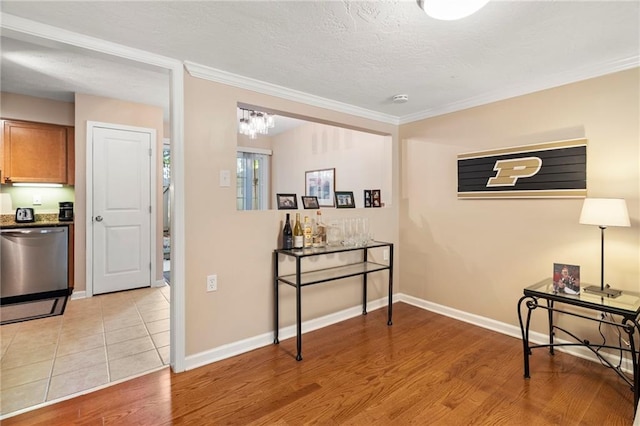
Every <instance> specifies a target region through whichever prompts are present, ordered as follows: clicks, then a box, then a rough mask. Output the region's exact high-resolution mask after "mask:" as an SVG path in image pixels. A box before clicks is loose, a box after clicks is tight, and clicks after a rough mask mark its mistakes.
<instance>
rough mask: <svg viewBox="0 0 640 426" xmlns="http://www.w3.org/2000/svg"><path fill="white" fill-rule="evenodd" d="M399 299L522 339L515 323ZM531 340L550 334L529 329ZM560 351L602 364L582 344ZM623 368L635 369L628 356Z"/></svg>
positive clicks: (540, 340)
mask: <svg viewBox="0 0 640 426" xmlns="http://www.w3.org/2000/svg"><path fill="white" fill-rule="evenodd" d="M395 299H397V300H398V301H399V302H404V303H407V304H409V305H413V306H416V307H418V308H422V309H425V310H427V311H431V312H435V313H436V314H440V315H444V316H447V317H449V318H453V319H456V320H459V321H464V322H467V323H469V324H473V325H476V326H478V327H482V328H486V329H489V330H492V331H496V332H498V333H502V334H506V335H507V336H511V337H515V338H516V339H518V340H520V339H522V331H521V330H520V327H516V326H515V325H511V324H507V323H504V322H500V321H496V320H493V319H491V318H486V317H482V316H480V315H475V314H470V313H468V312H464V311H459V310H457V309H453V308H450V307H448V306H443V305H438V304H437V303H433V302H429V301H427V300H423V299H418V298H417V297H413V296H409V295H406V294H397V295H394V300H395ZM529 341H530V342H531V343H533V344H536V345H541V344H546V343H549V335H547V334H543V333H538V332H535V331H529ZM554 342H557V343H575V342H573V341H569V340H565V339H559V338H557V337H556V338H554ZM541 350H542V349H541ZM556 350H557V351H559V352H565V353H568V354H570V355H573V356H577V357H578V358H583V359H586V360H588V361H593V362H596V363H598V364H600V360H599V359H598V358H597V357H596V356H595V355H594V354H593V352H591V351H590V350H589V349H587V348H585V347H580V346H570V347H562V346H560V347H558V348H556ZM603 356H604V357H605V358H606V359H607V360H608V361H609V362H611V363H612V364H614V365H615V364H616V363H617V362H618V360H619V359H618V357H616V356H614V355H613V354H603ZM621 369H622V370H623V371H624V372H626V373H631V372H632V371H633V366H632V364H631V360H630V359H628V358H624V359H623V360H622V366H621Z"/></svg>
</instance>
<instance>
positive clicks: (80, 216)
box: [74, 94, 163, 291]
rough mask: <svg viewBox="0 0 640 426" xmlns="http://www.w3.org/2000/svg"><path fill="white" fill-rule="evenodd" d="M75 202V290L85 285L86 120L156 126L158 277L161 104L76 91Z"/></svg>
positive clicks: (159, 251)
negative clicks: (136, 101)
mask: <svg viewBox="0 0 640 426" xmlns="http://www.w3.org/2000/svg"><path fill="white" fill-rule="evenodd" d="M75 107H76V108H75V128H76V203H75V206H74V207H75V223H76V233H75V247H76V256H75V277H76V278H75V290H76V291H82V290H85V289H86V280H85V275H86V255H85V254H86V244H85V238H86V214H85V213H86V209H85V206H86V202H87V201H86V200H87V197H86V190H87V187H86V178H85V176H86V157H87V150H86V144H87V121H98V122H103V123H111V124H122V125H127V126H137V127H146V128H153V129H156V135H157V141H156V144H157V145H156V146H157V148H158V155H157V164H156V167H157V169H156V170H157V185H156V188H155V189H156V201H157V203H156V206H157V208H156V211H155V212H156V224H157V226H156V246H157V249H156V267H157V269H156V271H155V279H156V280H161V279H162V155H161V153H162V139H163V122H162V114H163V111H162V108H158V107H154V106H149V105H143V104H137V103H132V102H125V101H120V100H117V99H108V98H103V97H98V96H90V95H83V94H76V101H75Z"/></svg>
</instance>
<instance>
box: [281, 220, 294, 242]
mask: <svg viewBox="0 0 640 426" xmlns="http://www.w3.org/2000/svg"><path fill="white" fill-rule="evenodd" d="M282 248H283V249H285V250H291V249H293V231H292V230H291V223H290V222H289V213H287V219H286V220H285V222H284V228H282Z"/></svg>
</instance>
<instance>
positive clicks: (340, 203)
mask: <svg viewBox="0 0 640 426" xmlns="http://www.w3.org/2000/svg"><path fill="white" fill-rule="evenodd" d="M335 194H336V208H338V209H350V208H351V209H352V208H355V206H356V204H355V201H354V200H353V191H336V192H335Z"/></svg>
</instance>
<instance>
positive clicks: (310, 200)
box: [302, 195, 320, 209]
mask: <svg viewBox="0 0 640 426" xmlns="http://www.w3.org/2000/svg"><path fill="white" fill-rule="evenodd" d="M302 205H303V206H304V208H305V209H319V208H320V205H319V204H318V197H315V196H314V197H308V196H306V195H303V196H302Z"/></svg>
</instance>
